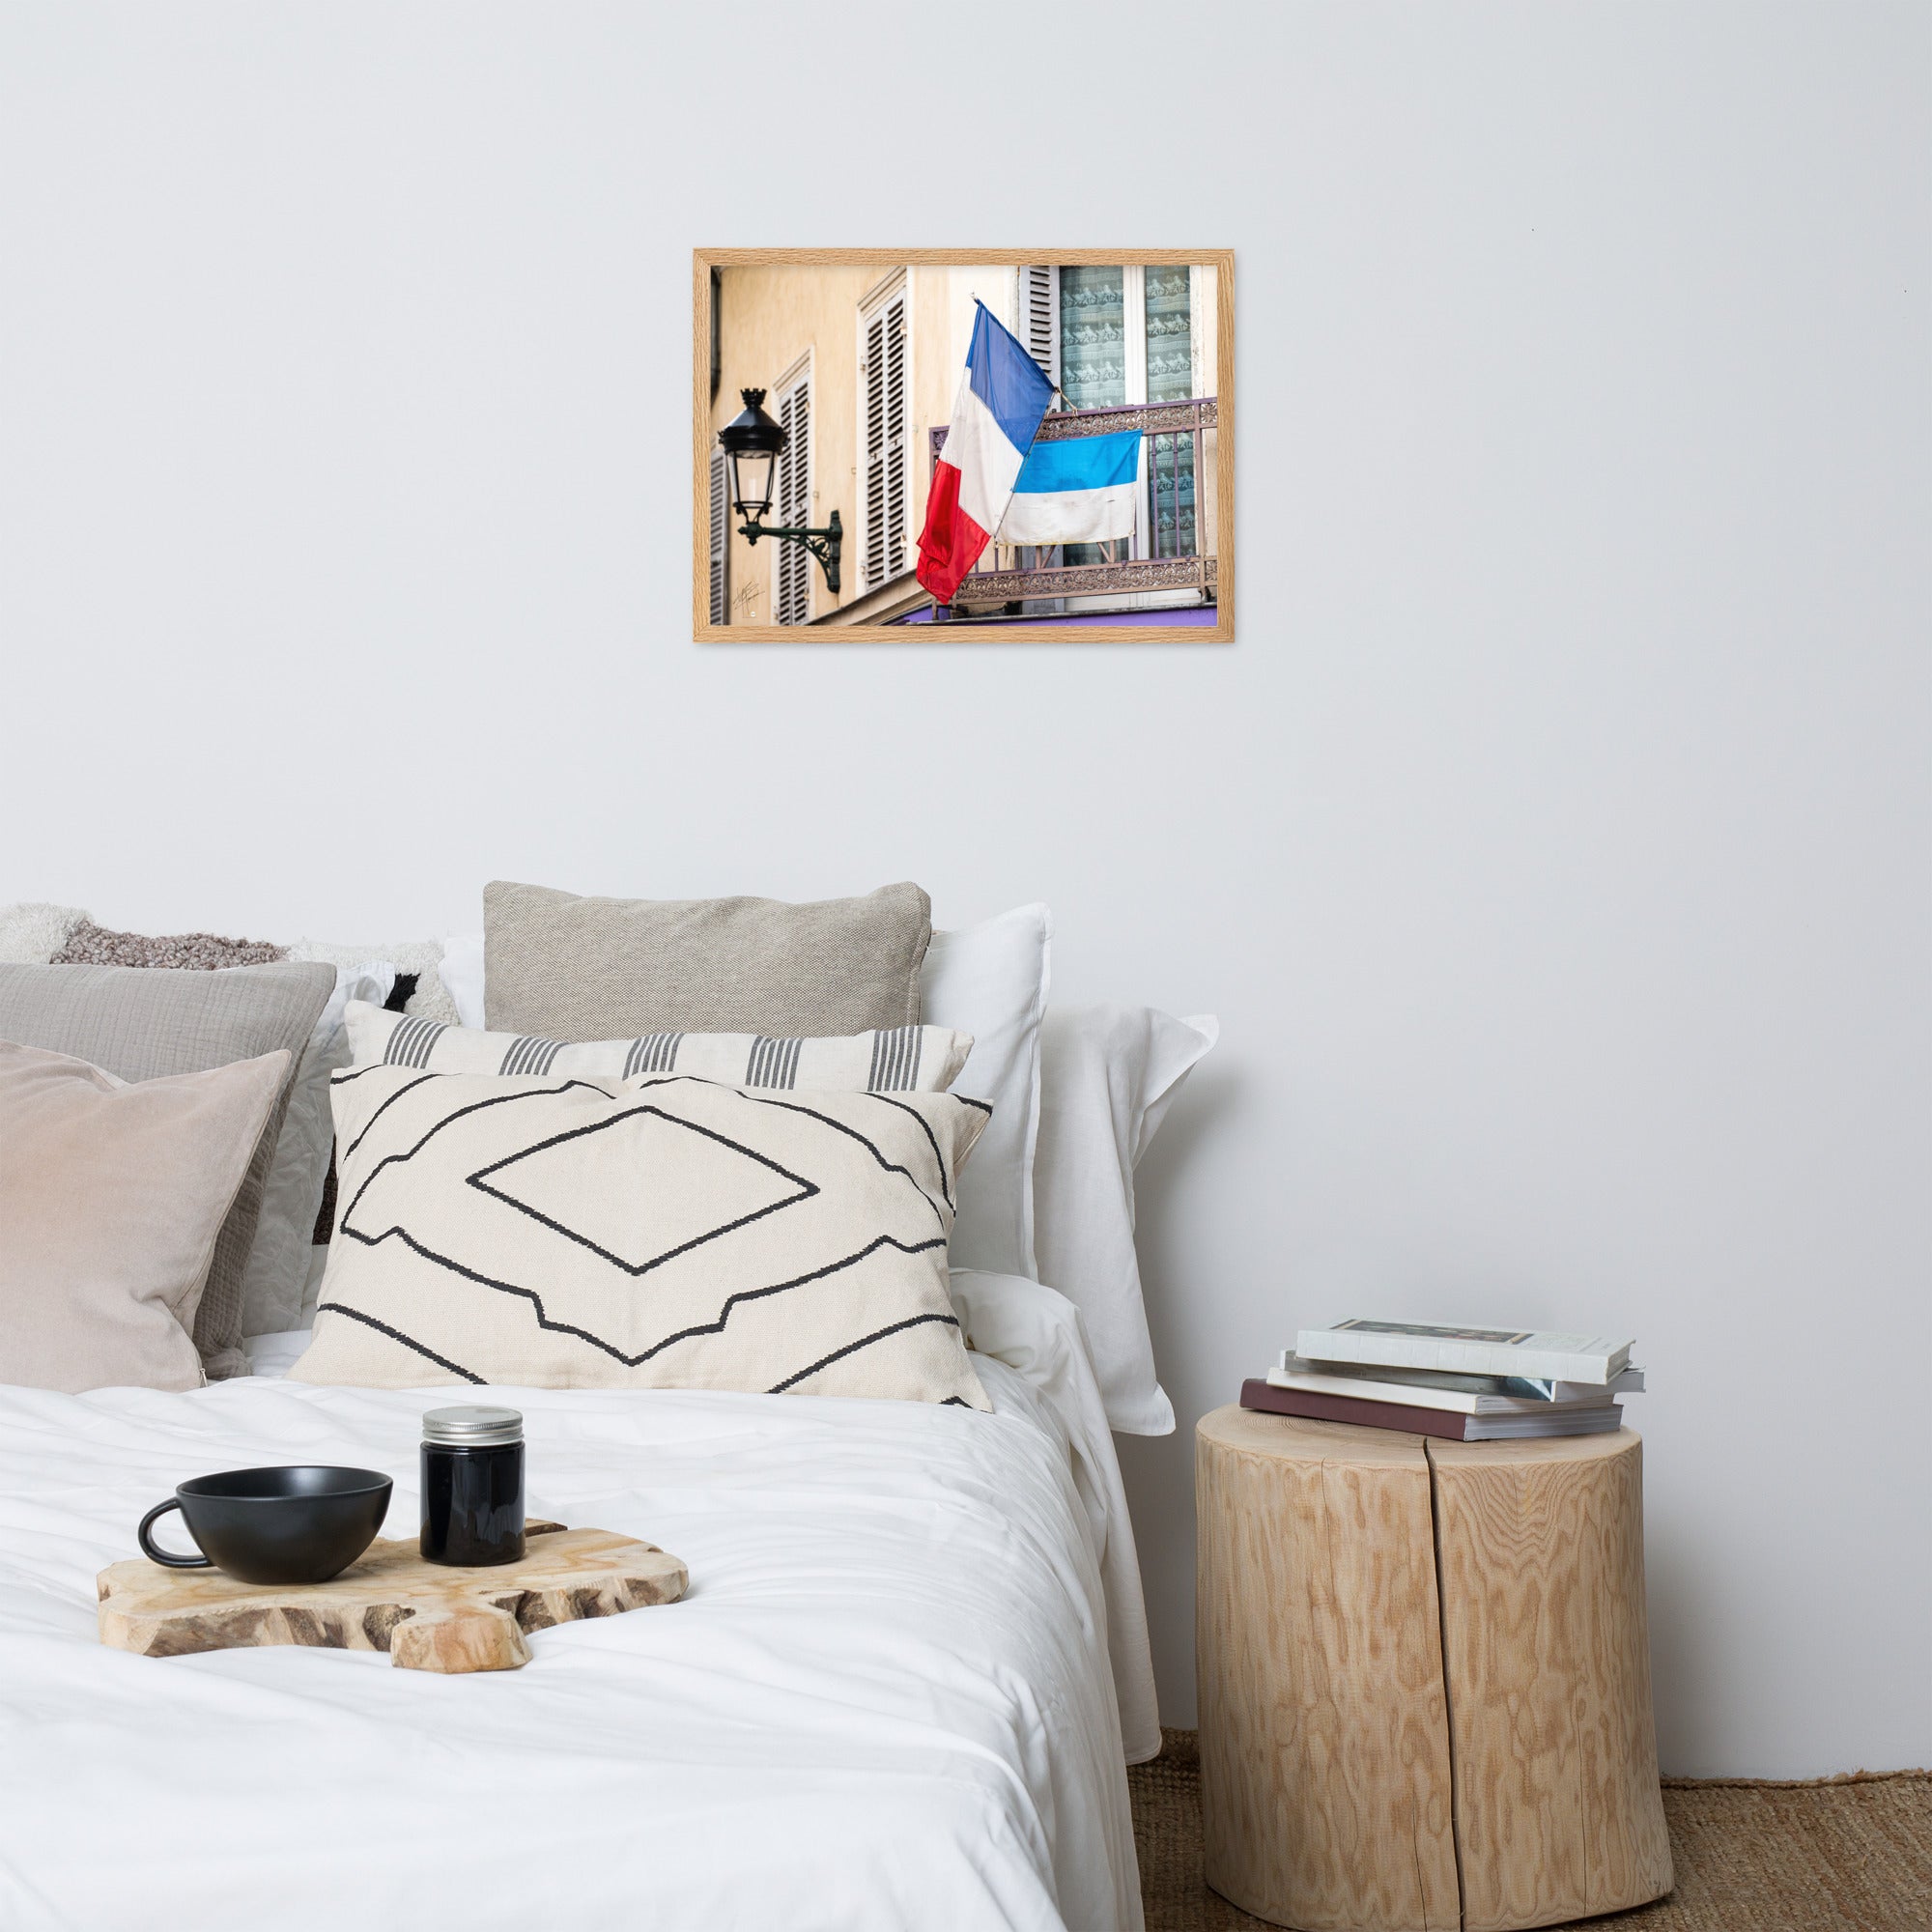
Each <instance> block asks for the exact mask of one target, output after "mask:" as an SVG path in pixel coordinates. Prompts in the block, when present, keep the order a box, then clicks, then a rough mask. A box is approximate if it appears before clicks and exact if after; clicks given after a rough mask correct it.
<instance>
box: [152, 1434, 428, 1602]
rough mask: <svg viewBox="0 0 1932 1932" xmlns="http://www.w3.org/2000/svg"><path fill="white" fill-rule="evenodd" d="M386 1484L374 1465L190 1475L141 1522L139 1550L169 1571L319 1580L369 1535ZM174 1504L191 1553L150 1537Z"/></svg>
mask: <svg viewBox="0 0 1932 1932" xmlns="http://www.w3.org/2000/svg"><path fill="white" fill-rule="evenodd" d="M393 1487H394V1486H393V1484H392V1483H391V1482H390V1480H389V1478H388V1477H387V1476H385V1475H384V1474H383V1473H382V1472H381V1471H380V1470H377V1469H343V1468H334V1467H330V1466H327V1465H324V1464H315V1463H298V1464H295V1465H292V1466H290V1467H287V1468H277V1469H227V1470H224V1471H223V1472H222V1473H221V1474H219V1475H215V1476H197V1477H195V1478H194V1480H193V1481H192V1482H187V1483H184V1484H182V1486H181V1487H180V1488H179V1489H178V1490H176V1492H174V1494H173V1495H171V1496H170V1497H169V1498H168V1499H167V1501H166V1502H164V1503H156V1505H155V1507H154V1508H153V1509H151V1510H150V1511H149V1512H148V1513H147V1515H146V1516H144V1517H143V1518H142V1519H141V1527H140V1530H139V1532H138V1534H139V1537H140V1543H141V1553H142V1554H143V1555H144V1556H146V1557H147V1558H148V1560H149V1561H150V1562H151V1563H160V1564H165V1565H166V1567H167V1568H168V1569H170V1570H209V1569H218V1570H224V1571H226V1572H227V1573H228V1575H229V1576H231V1577H237V1578H239V1579H240V1580H241V1582H243V1583H326V1582H327V1581H328V1579H329V1578H330V1577H336V1576H340V1575H341V1573H342V1572H343V1571H345V1570H346V1569H348V1568H349V1566H350V1565H351V1564H352V1563H354V1562H355V1559H356V1558H357V1557H358V1556H360V1555H361V1554H362V1552H363V1551H364V1550H365V1549H367V1548H368V1547H369V1546H370V1544H372V1543H373V1542H374V1541H375V1540H376V1532H377V1531H378V1530H379V1529H381V1528H382V1526H383V1518H384V1516H385V1515H386V1514H387V1512H388V1508H389V1492H390V1490H391V1489H392V1488H393ZM175 1509H178V1510H180V1511H181V1513H182V1520H183V1521H184V1522H185V1523H186V1524H187V1528H188V1534H189V1535H190V1536H192V1537H193V1538H194V1540H195V1542H196V1543H197V1544H198V1545H199V1546H200V1548H201V1552H202V1553H201V1554H200V1555H199V1556H177V1555H175V1554H174V1553H173V1552H172V1551H171V1550H166V1549H163V1548H161V1547H160V1546H159V1545H158V1544H157V1543H156V1541H155V1539H154V1537H153V1535H152V1534H151V1532H152V1531H153V1529H154V1526H155V1523H156V1520H157V1519H159V1518H161V1517H163V1516H165V1515H166V1514H167V1513H168V1511H169V1510H175Z"/></svg>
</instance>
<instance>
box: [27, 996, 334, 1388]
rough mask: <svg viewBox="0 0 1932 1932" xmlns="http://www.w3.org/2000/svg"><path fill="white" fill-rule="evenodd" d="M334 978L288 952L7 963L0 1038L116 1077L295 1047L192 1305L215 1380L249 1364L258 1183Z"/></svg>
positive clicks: (153, 1075) (142, 1076)
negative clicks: (249, 959)
mask: <svg viewBox="0 0 1932 1932" xmlns="http://www.w3.org/2000/svg"><path fill="white" fill-rule="evenodd" d="M334 990H335V972H334V969H333V968H332V967H328V966H319V965H298V964H296V963H293V962H290V963H288V964H283V965H275V966H237V967H233V968H231V969H229V970H227V971H225V972H218V973H155V972H150V971H148V970H146V969H145V968H142V967H138V966H18V965H6V964H0V1039H9V1040H14V1041H16V1042H17V1043H18V1044H19V1045H21V1046H37V1047H41V1048H43V1049H44V1050H46V1051H47V1052H49V1053H66V1054H71V1055H72V1056H73V1057H74V1058H75V1059H76V1060H85V1061H87V1062H89V1063H90V1064H91V1065H95V1066H99V1067H104V1068H105V1069H106V1070H107V1071H108V1072H109V1073H111V1074H113V1075H114V1076H115V1077H116V1078H117V1079H120V1080H134V1081H139V1080H156V1079H161V1078H163V1077H165V1076H168V1075H171V1074H176V1073H202V1072H206V1071H207V1070H208V1069H210V1068H211V1067H215V1066H226V1065H230V1064H231V1063H232V1062H234V1061H238V1060H256V1059H259V1058H260V1057H261V1056H262V1055H264V1054H267V1053H273V1052H274V1051H276V1049H277V1048H280V1049H282V1050H284V1051H285V1052H286V1053H287V1054H288V1056H289V1061H288V1068H287V1074H286V1076H285V1077H284V1079H283V1081H282V1086H281V1091H280V1093H279V1094H277V1095H276V1097H275V1104H274V1106H273V1107H272V1108H271V1109H270V1114H269V1119H268V1122H267V1123H266V1124H265V1125H264V1127H263V1129H262V1134H261V1138H260V1140H259V1141H258V1142H257V1143H256V1147H255V1152H254V1156H253V1158H252V1159H251V1160H250V1161H249V1163H248V1172H247V1174H246V1176H245V1177H244V1178H243V1179H242V1182H241V1192H240V1193H238V1194H237V1195H236V1197H235V1205H234V1206H233V1207H232V1208H230V1209H229V1210H228V1217H227V1219H226V1220H225V1221H223V1223H222V1224H221V1234H220V1236H219V1237H218V1238H217V1240H216V1241H215V1244H214V1260H213V1264H211V1266H210V1268H209V1271H208V1285H207V1287H206V1288H204V1289H203V1290H202V1294H201V1302H200V1305H199V1307H198V1308H197V1309H196V1311H195V1319H194V1346H195V1348H196V1350H198V1351H199V1353H200V1355H201V1361H202V1367H203V1369H204V1370H205V1371H206V1372H207V1374H208V1377H209V1378H210V1379H211V1380H218V1379H220V1378H222V1377H225V1376H244V1375H246V1374H247V1373H248V1360H247V1357H246V1356H245V1355H244V1354H243V1353H242V1352H241V1277H242V1273H243V1270H244V1269H245V1267H246V1265H247V1262H248V1250H249V1248H250V1246H251V1245H252V1244H253V1241H254V1238H255V1223H256V1221H257V1220H258V1219H259V1218H260V1215H261V1211H262V1184H263V1182H264V1180H265V1179H267V1177H268V1172H269V1163H270V1160H271V1159H272V1158H273V1157H274V1151H275V1137H276V1135H278V1134H279V1133H280V1132H281V1130H282V1116H283V1114H284V1113H285V1112H286V1111H287V1108H288V1099H289V1086H290V1082H291V1080H292V1079H293V1077H294V1072H295V1069H296V1067H297V1066H298V1065H299V1064H300V1061H301V1056H302V1049H303V1048H304V1047H305V1046H306V1045H307V1044H308V1038H309V1035H310V1034H311V1033H312V1032H313V1031H314V1029H315V1022H316V1017H317V1015H318V1014H320V1013H321V1011H322V1009H323V1008H324V1006H325V1005H326V1004H327V1000H328V996H329V994H330V993H332V992H333V991H334Z"/></svg>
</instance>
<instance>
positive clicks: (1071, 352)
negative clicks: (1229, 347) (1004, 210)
mask: <svg viewBox="0 0 1932 1932" xmlns="http://www.w3.org/2000/svg"><path fill="white" fill-rule="evenodd" d="M1049 278H1050V279H1049ZM1192 297H1193V287H1192V279H1191V270H1188V269H1187V268H1185V267H1184V266H1183V267H1176V268H1146V269H1143V268H1139V267H1131V268H1104V267H1102V268H1072V267H1067V268H1061V269H1022V270H1020V301H1021V311H1022V320H1023V321H1024V322H1025V323H1026V325H1027V327H1028V341H1027V347H1028V348H1029V349H1030V350H1031V351H1032V352H1033V355H1034V357H1035V359H1036V360H1039V361H1040V366H1041V367H1042V368H1044V369H1047V373H1048V374H1049V375H1050V376H1052V377H1053V379H1054V380H1055V381H1056V382H1057V383H1058V384H1060V387H1061V390H1062V392H1063V393H1064V394H1065V398H1066V404H1067V407H1068V408H1070V409H1076V410H1106V409H1119V408H1121V407H1122V406H1124V405H1127V404H1133V403H1172V402H1181V401H1184V400H1185V399H1186V398H1187V397H1189V396H1191V395H1193V393H1194V383H1195V366H1194V305H1193V299H1192ZM1036 303H1038V304H1040V305H1043V306H1044V307H1045V309H1046V312H1047V314H1048V315H1049V316H1050V317H1052V319H1053V321H1054V322H1055V323H1057V325H1058V327H1057V329H1056V330H1054V331H1053V333H1054V340H1053V343H1052V346H1051V353H1052V355H1053V356H1054V358H1055V363H1056V366H1054V367H1051V368H1049V367H1048V364H1047V363H1046V362H1045V361H1043V360H1040V353H1041V352H1040V347H1039V344H1038V342H1037V340H1036V337H1035V329H1036V324H1035V321H1034V314H1035V305H1036ZM1194 461H1195V449H1194V439H1193V438H1192V437H1191V436H1180V437H1174V436H1155V437H1150V438H1148V439H1147V440H1146V442H1145V444H1144V445H1143V455H1142V462H1143V465H1144V472H1145V474H1146V478H1147V495H1146V497H1145V499H1144V501H1143V504H1142V508H1141V514H1140V528H1139V529H1138V530H1137V531H1136V533H1135V536H1134V545H1133V552H1134V554H1135V555H1136V556H1192V555H1194V554H1195V514H1194ZM1065 560H1066V561H1067V562H1068V563H1070V564H1071V563H1099V562H1103V561H1105V560H1106V547H1105V546H1104V545H1101V544H1069V545H1068V546H1067V547H1066V552H1065Z"/></svg>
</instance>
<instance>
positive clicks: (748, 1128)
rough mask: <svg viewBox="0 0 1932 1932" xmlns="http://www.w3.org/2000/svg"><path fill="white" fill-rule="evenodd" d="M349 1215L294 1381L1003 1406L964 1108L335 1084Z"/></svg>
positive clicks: (411, 1080) (943, 1103) (590, 1090)
mask: <svg viewBox="0 0 1932 1932" xmlns="http://www.w3.org/2000/svg"><path fill="white" fill-rule="evenodd" d="M333 1098H334V1104H335V1139H336V1145H337V1147H338V1148H339V1149H340V1151H341V1195H340V1198H341V1204H342V1205H341V1212H340V1216H339V1218H338V1221H337V1224H336V1231H335V1239H334V1241H333V1242H332V1243H331V1245H330V1247H329V1256H328V1271H327V1274H326V1275H325V1276H324V1277H323V1283H322V1292H321V1299H320V1305H319V1308H318V1312H317V1316H316V1324H315V1340H314V1341H313V1342H312V1343H311V1344H310V1346H309V1348H308V1350H307V1352H306V1353H305V1354H303V1355H302V1357H301V1358H300V1360H299V1361H298V1362H297V1363H296V1365H295V1367H294V1368H293V1369H292V1370H291V1371H290V1374H291V1376H292V1378H294V1379H295V1380H297V1381H309V1382H335V1383H349V1384H355V1385H360V1386H363V1387H371V1388H420V1387H423V1386H425V1385H434V1384H436V1383H440V1382H451V1381H469V1382H509V1383H515V1384H519V1385H522V1386H525V1387H537V1388H717V1389H745V1390H753V1391H763V1392H768V1393H772V1394H781V1393H786V1392H792V1391H796V1392H798V1393H801V1394H807V1395H856V1396H883V1397H897V1398H901V1399H903V1400H906V1401H911V1402H935V1403H940V1402H951V1403H957V1404H960V1405H963V1406H967V1407H972V1408H985V1407H987V1406H988V1404H987V1402H986V1398H985V1394H984V1392H983V1391H982V1390H981V1388H980V1378H979V1377H978V1376H977V1375H976V1374H975V1373H974V1371H973V1366H972V1364H971V1362H970V1361H969V1360H968V1359H967V1356H966V1350H965V1346H964V1344H963V1342H962V1341H961V1339H960V1332H959V1322H958V1319H957V1317H956V1316H955V1315H954V1314H953V1311H952V1301H951V1300H950V1298H949V1295H948V1292H947V1266H946V1250H947V1241H948V1238H949V1236H951V1234H952V1217H953V1204H954V1203H955V1202H956V1201H957V1199H958V1190H957V1174H958V1169H959V1165H960V1163H961V1161H963V1160H964V1158H965V1156H966V1153H967V1151H968V1150H969V1149H970V1148H971V1147H972V1145H973V1143H974V1141H975V1140H977V1139H978V1138H979V1135H980V1128H981V1127H982V1126H983V1124H984V1122H985V1118H986V1110H985V1108H984V1106H983V1104H980V1103H976V1102H973V1101H970V1100H962V1099H959V1098H957V1097H955V1096H954V1095H952V1094H921V1093H896V1094H829V1093H797V1092H791V1093H775V1092H772V1091H770V1090H758V1089H752V1088H743V1087H726V1086H722V1085H719V1084H718V1083H716V1082H713V1081H708V1080H695V1079H691V1078H688V1077H686V1076H684V1075H679V1074H671V1075H644V1076H641V1077H639V1078H637V1079H634V1080H627V1081H617V1080H595V1079H590V1078H586V1077H583V1076H576V1077H567V1076H561V1075H554V1076H552V1077H550V1078H548V1079H540V1078H534V1077H522V1078H513V1077H503V1076H483V1075H473V1074H464V1073H451V1074H444V1075H440V1076H438V1075H433V1074H425V1073H421V1072H418V1071H417V1070H416V1069H415V1068H413V1067H410V1066H393V1065H374V1066H368V1067H360V1068H356V1069H355V1070H354V1071H351V1072H347V1073H338V1074H337V1075H336V1076H335V1081H334V1089H333Z"/></svg>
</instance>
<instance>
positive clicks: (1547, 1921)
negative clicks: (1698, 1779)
mask: <svg viewBox="0 0 1932 1932" xmlns="http://www.w3.org/2000/svg"><path fill="white" fill-rule="evenodd" d="M1195 1489H1196V1500H1197V1504H1198V1513H1199V1544H1198V1548H1199V1578H1198V1581H1199V1593H1198V1607H1197V1612H1196V1623H1197V1634H1196V1656H1197V1669H1198V1673H1199V1679H1200V1694H1201V1719H1200V1722H1201V1787H1202V1823H1203V1829H1204V1834H1205V1839H1206V1852H1207V1873H1208V1883H1209V1884H1210V1885H1211V1886H1212V1887H1213V1888H1214V1889H1215V1890H1217V1891H1218V1892H1220V1893H1221V1894H1222V1895H1223V1896H1224V1897H1226V1898H1228V1899H1231V1900H1232V1901H1233V1902H1234V1903H1235V1904H1236V1905H1238V1906H1240V1907H1242V1908H1243V1909H1244V1910H1245V1911H1248V1912H1251V1913H1254V1914H1255V1915H1256V1916H1257V1917H1259V1918H1267V1919H1270V1920H1272V1921H1274V1922H1275V1923H1277V1924H1282V1925H1292V1926H1295V1927H1297V1928H1301V1932H1457V1928H1459V1927H1462V1928H1464V1932H1515V1929H1516V1928H1520V1927H1528V1926H1537V1925H1551V1924H1558V1923H1561V1922H1563V1921H1564V1920H1566V1919H1570V1918H1584V1917H1588V1916H1590V1915H1593V1914H1596V1913H1602V1912H1613V1911H1619V1910H1623V1909H1625V1908H1628V1907H1630V1906H1634V1905H1640V1904H1643V1903H1645V1902H1647V1901H1648V1900H1650V1899H1653V1898H1657V1897H1660V1896H1662V1893H1664V1892H1666V1891H1668V1890H1669V1889H1670V1884H1671V1869H1670V1845H1669V1838H1668V1836H1667V1834H1666V1833H1665V1829H1664V1823H1663V1805H1662V1795H1661V1793H1660V1790H1659V1787H1658V1776H1657V1745H1656V1736H1655V1732H1654V1729H1653V1726H1652V1718H1651V1702H1650V1650H1649V1635H1648V1629H1647V1625H1646V1621H1645V1613H1644V1590H1643V1497H1642V1447H1641V1443H1640V1442H1639V1439H1638V1437H1637V1436H1636V1435H1635V1434H1634V1432H1633V1431H1630V1430H1623V1431H1620V1432H1619V1433H1617V1434H1616V1435H1595V1436H1583V1437H1576V1438H1571V1439H1568V1440H1555V1441H1542V1442H1498V1443H1463V1442H1445V1441H1441V1440H1438V1439H1434V1438H1430V1437H1425V1436H1419V1435H1402V1434H1399V1433H1397V1432H1394V1431H1387V1430H1374V1429H1361V1428H1357V1427H1354V1426H1352V1425H1350V1424H1346V1423H1333V1422H1314V1421H1303V1420H1301V1419H1299V1418H1296V1417H1291V1416H1276V1415H1260V1414H1256V1413H1253V1412H1252V1411H1250V1410H1247V1409H1242V1408H1222V1409H1217V1410H1215V1411H1214V1413H1213V1414H1211V1415H1208V1416H1206V1417H1204V1418H1203V1419H1202V1421H1201V1424H1200V1426H1199V1429H1198V1431H1197V1439H1196V1456H1195Z"/></svg>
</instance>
